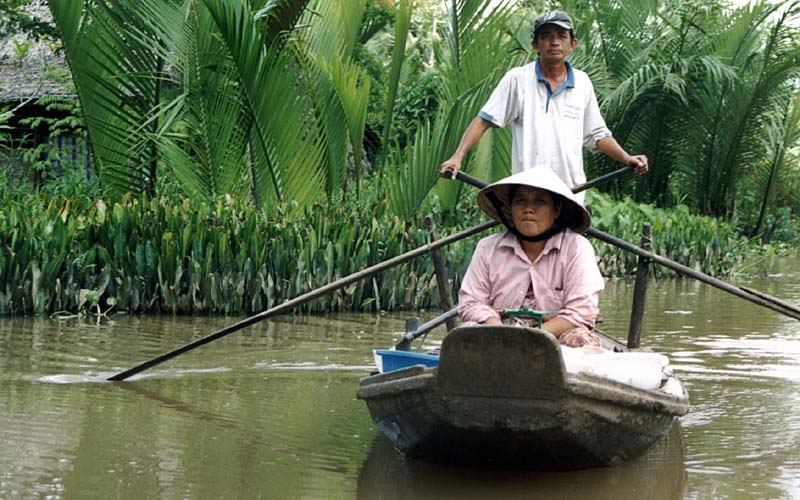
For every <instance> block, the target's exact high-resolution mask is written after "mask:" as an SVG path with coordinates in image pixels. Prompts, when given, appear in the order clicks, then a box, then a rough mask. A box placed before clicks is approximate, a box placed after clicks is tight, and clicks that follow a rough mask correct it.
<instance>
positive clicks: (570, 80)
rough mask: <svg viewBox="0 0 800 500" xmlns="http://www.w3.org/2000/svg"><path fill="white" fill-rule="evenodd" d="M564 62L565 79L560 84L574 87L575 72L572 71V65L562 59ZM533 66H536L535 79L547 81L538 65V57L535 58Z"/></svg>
mask: <svg viewBox="0 0 800 500" xmlns="http://www.w3.org/2000/svg"><path fill="white" fill-rule="evenodd" d="M564 64H565V65H566V66H567V80H566V81H565V82H564V83H563V84H562V86H564V87H566V88H568V89H574V88H575V72H574V71H572V65H571V64H570V63H569V61H564ZM534 67H535V68H536V79H537V80H539V81H540V82H544V83H547V80H545V79H544V75H543V74H542V68H541V67H540V66H539V59H536V63H535V64H534Z"/></svg>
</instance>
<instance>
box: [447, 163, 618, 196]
mask: <svg viewBox="0 0 800 500" xmlns="http://www.w3.org/2000/svg"><path fill="white" fill-rule="evenodd" d="M629 172H633V166H632V165H625V166H624V167H622V168H618V169H617V170H614V171H613V172H609V173H607V174H605V175H601V176H600V177H597V178H595V179H592V180H590V181H589V182H586V183H584V184H579V185H577V186H575V187H573V188H572V192H573V193H580V192H581V191H586V190H587V189H589V188H593V187H595V186H598V185H600V184H603V183H604V182H608V181H610V180H612V179H616V178H617V177H619V176H621V175H623V174H627V173H629ZM441 176H442V177H443V178H445V179H452V178H453V170H452V169H449V168H448V169H447V170H445V171H444V172H443V173H442V174H441ZM456 179H458V180H460V181H461V182H464V183H466V184H469V185H470V186H475V187H476V188H478V189H481V188H484V187H486V186H488V185H489V184H488V183H486V182H484V181H482V180H480V179H477V178H475V177H472V176H471V175H469V174H465V173H464V172H462V171H461V170H459V171H458V172H456Z"/></svg>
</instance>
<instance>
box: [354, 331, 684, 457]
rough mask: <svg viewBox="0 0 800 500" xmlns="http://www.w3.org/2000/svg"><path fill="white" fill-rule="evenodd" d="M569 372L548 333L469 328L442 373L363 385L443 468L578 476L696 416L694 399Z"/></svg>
mask: <svg viewBox="0 0 800 500" xmlns="http://www.w3.org/2000/svg"><path fill="white" fill-rule="evenodd" d="M681 392H682V394H681V395H679V396H678V395H670V394H664V393H661V392H659V391H651V390H644V389H636V388H634V387H630V386H627V385H625V384H620V383H616V382H612V381H607V380H605V379H600V378H597V377H591V376H586V375H571V374H567V373H566V371H565V370H564V364H563V360H562V359H561V355H560V350H559V346H558V343H557V342H556V340H555V339H554V338H553V337H552V336H551V335H549V334H547V333H545V332H542V331H540V330H533V329H529V328H520V327H508V326H493V327H484V326H480V327H475V326H472V327H460V328H457V329H455V330H453V331H452V332H451V333H450V334H449V335H448V336H447V337H446V338H445V341H444V343H443V345H442V351H441V356H440V364H439V366H438V367H437V368H425V367H422V366H414V367H410V368H406V369H403V370H398V371H395V372H390V373H384V374H380V375H375V376H372V377H367V378H365V379H363V380H362V381H361V383H360V386H359V390H358V397H359V398H361V399H363V400H364V401H365V402H366V404H367V407H368V408H369V411H370V414H371V415H372V418H373V420H375V422H376V423H377V425H378V427H379V428H380V429H381V431H383V432H384V433H385V434H386V435H387V436H388V437H389V439H390V440H391V441H392V443H393V444H394V445H395V446H396V447H397V448H398V449H399V450H401V451H403V452H404V453H406V454H408V455H411V456H414V457H419V458H422V459H425V460H429V461H434V462H441V463H458V464H470V465H479V466H482V467H501V468H509V467H512V468H517V467H519V468H539V469H577V468H588V467H598V466H607V465H615V464H619V463H621V462H623V461H625V460H629V459H631V458H633V457H635V456H638V455H640V454H641V453H643V452H644V451H645V450H646V449H647V448H649V447H650V446H651V445H652V444H653V443H654V442H655V441H657V440H658V439H659V438H661V437H662V436H663V435H665V434H666V433H667V431H668V430H669V428H670V427H671V425H672V424H673V422H674V420H675V418H676V417H677V416H679V415H683V414H685V413H686V412H687V411H688V396H687V395H686V392H685V390H683V389H682V390H681Z"/></svg>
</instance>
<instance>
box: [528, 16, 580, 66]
mask: <svg viewBox="0 0 800 500" xmlns="http://www.w3.org/2000/svg"><path fill="white" fill-rule="evenodd" d="M531 46H532V47H533V50H535V51H536V53H537V54H539V59H540V60H541V61H542V62H544V63H548V64H550V63H563V62H564V61H566V59H567V56H568V55H569V54H570V52H572V51H573V50H574V49H575V47H577V46H578V39H577V38H572V36H571V35H570V33H569V30H568V29H565V28H562V27H561V26H556V25H555V24H545V25H544V26H542V27H541V28H539V31H537V32H536V38H534V40H533V43H532V44H531Z"/></svg>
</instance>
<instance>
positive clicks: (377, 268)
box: [107, 221, 497, 382]
mask: <svg viewBox="0 0 800 500" xmlns="http://www.w3.org/2000/svg"><path fill="white" fill-rule="evenodd" d="M496 225H497V222H495V221H488V222H484V223H482V224H478V225H477V226H473V227H471V228H469V229H465V230H464V231H461V232H459V233H456V234H453V235H450V236H447V237H445V238H442V239H440V240H437V241H435V242H430V243H428V244H426V245H424V246H421V247H419V248H416V249H414V250H411V251H409V252H406V253H404V254H402V255H398V256H397V257H393V258H391V259H389V260H387V261H384V262H381V263H380V264H375V265H374V266H371V267H368V268H366V269H363V270H361V271H358V272H355V273H353V274H350V275H348V276H345V277H344V278H340V279H338V280H336V281H334V282H332V283H328V284H327V285H325V286H321V287H319V288H317V289H316V290H312V291H310V292H307V293H304V294H302V295H300V296H298V297H295V298H293V299H291V300H287V301H286V302H284V303H283V304H280V305H278V306H275V307H273V308H270V309H267V310H266V311H263V312H261V313H259V314H256V315H255V316H250V317H249V318H246V319H243V320H242V321H239V322H238V323H234V324H232V325H230V326H227V327H225V328H223V329H221V330H218V331H216V332H214V333H212V334H211V335H207V336H205V337H203V338H201V339H198V340H195V341H194V342H191V343H189V344H186V345H184V346H181V347H178V348H176V349H173V350H171V351H169V352H168V353H165V354H162V355H161V356H158V357H156V358H153V359H150V360H148V361H145V362H143V363H140V364H138V365H136V366H134V367H133V368H129V369H127V370H125V371H123V372H120V373H117V374H115V375H112V376H111V377H109V378H108V379H107V380H110V381H112V382H118V381H121V380H125V379H126V378H128V377H131V376H133V375H136V374H137V373H139V372H142V371H144V370H147V369H148V368H152V367H153V366H156V365H158V364H161V363H163V362H164V361H167V360H170V359H172V358H174V357H176V356H179V355H181V354H183V353H186V352H189V351H191V350H193V349H196V348H198V347H200V346H202V345H205V344H208V343H209V342H212V341H214V340H217V339H219V338H222V337H225V336H226V335H230V334H231V333H233V332H236V331H239V330H241V329H242V328H245V327H248V326H250V325H253V324H255V323H258V322H259V321H263V320H265V319H267V318H270V317H272V316H277V315H278V314H282V313H284V312H288V311H290V310H292V309H293V308H295V307H297V306H301V305H303V304H305V303H306V302H310V301H312V300H314V299H317V298H319V297H322V296H323V295H325V294H327V293H330V292H333V291H335V290H339V289H341V288H344V287H346V286H347V285H349V284H351V283H354V282H356V281H358V280H361V279H364V278H367V277H369V276H372V275H374V274H378V273H380V272H382V271H385V270H386V269H389V268H391V267H393V266H396V265H398V264H402V263H403V262H407V261H409V260H411V259H413V258H415V257H419V256H420V255H423V254H425V253H428V252H430V251H431V250H433V249H435V248H441V247H443V246H446V245H449V244H451V243H454V242H456V241H459V240H463V239H464V238H468V237H470V236H473V235H476V234H479V233H482V232H483V231H485V230H487V229H489V228H492V227H494V226H496Z"/></svg>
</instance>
